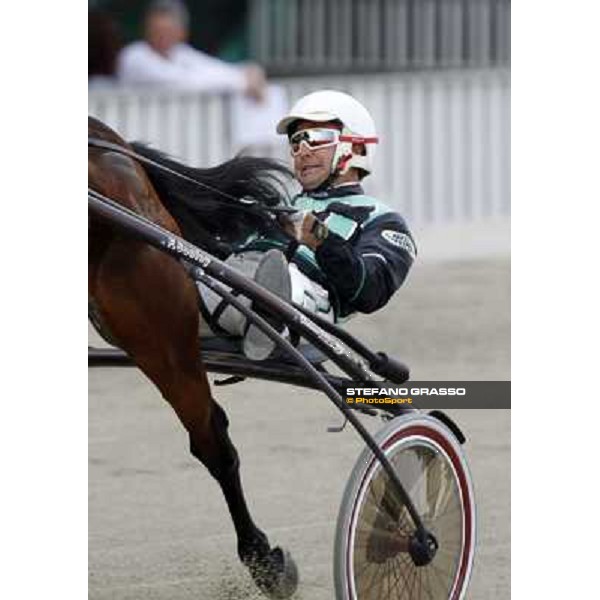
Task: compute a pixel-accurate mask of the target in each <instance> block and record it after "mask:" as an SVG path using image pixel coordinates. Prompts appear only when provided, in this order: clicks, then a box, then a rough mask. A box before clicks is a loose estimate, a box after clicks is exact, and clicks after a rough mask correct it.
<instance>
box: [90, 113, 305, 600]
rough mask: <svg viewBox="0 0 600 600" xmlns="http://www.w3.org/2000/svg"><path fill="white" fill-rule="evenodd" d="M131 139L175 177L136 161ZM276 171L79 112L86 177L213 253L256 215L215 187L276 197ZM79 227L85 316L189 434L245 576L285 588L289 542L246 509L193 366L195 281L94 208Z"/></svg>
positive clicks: (222, 424) (255, 222)
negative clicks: (274, 537)
mask: <svg viewBox="0 0 600 600" xmlns="http://www.w3.org/2000/svg"><path fill="white" fill-rule="evenodd" d="M94 140H96V141H97V140H101V141H104V142H108V143H109V144H114V145H117V146H119V147H121V148H123V149H124V151H125V154H124V153H122V152H119V151H116V148H112V149H110V148H106V147H98V145H94V144H93V141H94ZM132 150H133V151H135V152H136V153H137V154H139V155H142V156H144V157H146V158H149V159H151V160H153V161H155V162H158V163H160V164H162V165H163V166H166V167H167V168H169V169H172V170H176V171H178V172H179V173H182V174H183V175H184V176H185V178H178V177H175V176H172V175H169V173H165V172H164V171H161V170H159V169H152V168H150V167H148V166H147V165H146V166H142V165H141V164H140V161H138V160H136V159H135V158H133V157H132V156H131V151H132ZM128 152H129V154H128ZM281 176H282V177H283V178H286V177H288V176H290V173H289V171H288V170H287V169H286V168H285V167H282V166H281V165H280V164H279V163H277V162H275V161H273V160H270V159H262V158H252V157H236V158H234V159H232V160H230V161H227V162H225V163H223V164H222V165H218V166H216V167H212V168H209V169H195V168H191V167H189V166H186V165H183V164H180V163H177V162H175V161H174V160H171V159H169V158H167V157H166V156H164V155H163V154H161V153H160V152H157V151H155V150H152V149H150V148H148V147H146V146H144V145H141V144H131V145H130V144H128V143H126V142H125V140H124V139H122V138H121V137H120V136H119V135H118V134H117V133H116V132H114V131H113V130H112V129H110V128H109V127H108V126H107V125H105V124H103V123H102V122H100V121H99V120H97V119H94V118H89V120H88V184H89V187H90V188H92V189H93V190H95V191H96V192H99V193H101V194H103V195H104V196H107V197H109V198H111V199H113V200H114V201H116V202H118V203H120V204H121V205H123V206H124V207H126V208H128V209H131V210H133V211H135V212H137V213H139V214H141V215H143V216H145V217H147V218H149V219H151V220H152V221H153V222H155V223H156V224H158V225H160V226H161V227H164V228H165V229H167V230H169V231H171V232H173V233H175V234H177V235H183V237H185V238H186V239H188V240H189V241H191V242H192V243H194V244H196V245H198V246H201V247H202V248H203V249H205V250H206V251H208V252H211V253H213V254H215V255H216V256H218V257H219V258H224V257H226V256H227V254H228V253H229V252H230V251H231V249H230V246H229V245H228V244H229V242H231V240H232V239H234V238H236V236H237V237H239V236H240V235H242V234H243V233H244V232H247V231H250V230H252V229H253V228H257V227H259V228H260V227H264V226H265V224H264V222H263V223H261V222H260V219H258V218H256V217H254V216H252V214H249V213H247V212H244V211H240V210H239V209H238V208H237V207H236V204H239V203H236V202H233V201H230V202H224V201H223V199H222V198H220V199H219V201H217V198H216V197H215V193H214V190H215V189H218V190H220V192H221V194H223V195H225V196H229V197H230V198H233V199H235V198H243V197H248V198H251V199H253V200H255V201H257V202H259V203H262V204H263V205H264V206H274V205H275V204H277V203H279V202H280V201H281V193H282V189H281V187H280V186H278V185H277V182H278V181H281ZM190 180H195V181H196V182H198V183H199V184H204V185H205V187H204V188H201V187H200V185H196V186H194V185H192V184H193V183H194V182H193V181H190ZM211 190H212V191H211ZM88 238H89V239H88V294H89V296H88V297H89V303H90V310H91V311H92V312H93V314H94V315H95V322H96V323H97V324H99V326H100V330H101V331H102V332H103V333H104V334H105V335H106V336H107V337H109V338H110V339H112V340H113V341H114V343H116V344H117V345H118V346H119V347H120V348H122V349H123V350H124V351H125V352H127V354H128V355H129V356H130V357H131V358H132V360H133V362H134V363H135V364H136V365H137V366H138V367H139V369H140V370H141V371H142V372H143V373H144V374H145V375H146V376H147V377H148V378H149V379H150V380H151V381H152V382H153V383H154V384H155V385H156V387H157V388H158V389H159V391H160V393H161V394H162V396H163V397H164V399H165V400H166V401H167V402H168V403H169V404H170V405H171V406H172V407H173V409H174V411H175V413H176V414H177V416H178V417H179V420H180V421H181V423H182V424H183V426H184V427H185V429H186V430H187V432H188V434H189V440H190V452H191V453H192V455H193V456H194V457H195V458H197V459H198V460H199V461H200V462H201V463H202V464H203V465H204V466H205V467H206V468H207V469H208V471H209V472H210V474H211V475H212V476H213V477H214V478H215V479H216V480H217V482H218V483H219V485H220V487H221V490H222V492H223V495H224V496H225V500H226V502H227V506H228V508H229V512H230V514H231V518H232V520H233V525H234V527H235V531H236V534H237V549H238V555H239V557H240V559H241V561H242V562H243V564H244V565H246V566H247V567H248V569H249V571H250V574H251V576H252V578H253V579H254V581H255V583H256V584H257V585H258V587H259V588H260V589H261V591H262V592H263V593H265V594H267V595H268V596H270V597H272V598H287V597H289V596H290V595H291V594H293V593H294V591H295V589H296V586H297V580H298V575H297V570H296V566H295V563H294V561H293V559H292V558H291V556H290V555H289V553H288V552H286V551H284V550H282V549H281V548H279V547H275V548H272V547H271V545H270V543H269V540H268V538H267V536H266V535H265V533H264V532H262V531H261V530H260V529H259V528H258V526H257V525H256V524H255V523H254V521H253V520H252V517H251V515H250V512H249V510H248V507H247V504H246V500H245V498H244V493H243V490H242V484H241V480H240V462H239V457H238V453H237V451H236V449H235V447H234V445H233V443H232V442H231V439H230V438H229V435H228V420H227V415H226V414H225V411H224V410H223V409H222V408H221V407H220V406H219V404H218V403H217V402H216V401H215V399H214V398H213V396H212V393H211V388H210V385H209V381H208V378H207V374H206V370H205V369H204V367H203V365H202V361H201V358H200V343H201V342H200V337H199V324H200V321H199V320H200V317H199V310H198V296H197V294H198V292H197V289H196V285H195V283H194V282H193V281H192V280H191V279H190V278H189V276H188V275H187V274H186V272H185V270H184V268H183V266H182V265H181V264H180V263H179V262H178V261H177V260H175V259H174V258H172V257H171V256H168V255H166V254H164V253H162V252H160V251H159V250H157V249H156V248H153V247H151V246H149V245H148V244H146V243H144V242H141V241H139V240H135V239H132V238H128V237H126V236H124V235H123V234H122V233H120V232H119V231H117V230H116V229H114V228H113V227H112V226H111V224H110V223H109V222H105V221H102V220H100V219H99V218H97V217H95V216H94V215H93V214H90V217H89V223H88Z"/></svg>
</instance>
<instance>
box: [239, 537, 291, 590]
mask: <svg viewBox="0 0 600 600" xmlns="http://www.w3.org/2000/svg"><path fill="white" fill-rule="evenodd" d="M248 566H249V567H250V573H251V574H252V578H253V579H254V582H255V583H256V585H257V586H258V587H259V589H260V591H261V592H262V593H263V594H265V595H266V596H269V598H275V599H277V600H282V599H284V598H289V597H290V596H291V595H292V594H293V593H294V592H295V591H296V588H297V587H298V567H296V563H295V562H294V559H293V558H292V555H291V554H290V553H289V552H288V551H287V550H282V549H281V548H279V547H277V548H273V550H271V551H270V552H269V554H268V555H267V556H266V557H265V559H263V560H261V561H260V562H257V563H254V564H252V565H248Z"/></svg>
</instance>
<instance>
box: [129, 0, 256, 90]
mask: <svg viewBox="0 0 600 600" xmlns="http://www.w3.org/2000/svg"><path fill="white" fill-rule="evenodd" d="M188 33H189V13H188V10H187V8H186V6H185V4H184V3H183V2H181V1H180V0H155V1H154V2H152V3H151V4H150V5H149V7H148V9H147V10H146V14H145V17H144V40H141V41H138V42H134V43H132V44H129V45H128V46H126V47H125V48H124V49H123V50H122V51H121V53H120V54H119V57H118V62H117V74H118V77H119V80H120V82H121V83H124V84H136V85H137V84H148V85H155V86H164V87H167V88H169V89H180V90H181V89H186V90H198V91H210V92H242V93H244V94H246V95H247V96H249V97H251V98H253V99H255V100H262V99H263V97H264V94H265V90H266V78H265V74H264V71H263V69H262V68H261V67H260V66H258V65H255V64H251V63H250V64H245V65H243V66H235V65H232V64H229V63H226V62H224V61H222V60H219V59H218V58H214V57H212V56H209V55H208V54H205V53H204V52H201V51H200V50H196V49H195V48H193V47H192V46H190V45H189V44H187V43H186V41H187V39H188Z"/></svg>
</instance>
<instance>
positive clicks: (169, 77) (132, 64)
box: [117, 41, 246, 92]
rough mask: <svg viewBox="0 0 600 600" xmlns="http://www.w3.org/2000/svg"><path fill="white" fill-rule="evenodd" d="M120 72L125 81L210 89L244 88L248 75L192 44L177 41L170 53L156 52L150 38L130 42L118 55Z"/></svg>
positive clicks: (190, 88) (187, 88)
mask: <svg viewBox="0 0 600 600" xmlns="http://www.w3.org/2000/svg"><path fill="white" fill-rule="evenodd" d="M117 76H118V78H119V80H120V82H121V83H124V84H154V85H162V86H168V87H169V88H170V89H180V90H181V89H185V90H198V91H208V92H243V91H244V90H245V89H246V76H245V73H244V72H243V70H242V69H241V68H239V67H236V66H233V65H230V64H228V63H226V62H224V61H222V60H219V59H218V58H214V57H212V56H209V55H208V54H205V53H204V52H200V51H199V50H196V49H195V48H192V46H190V45H189V44H178V45H177V46H174V47H173V48H171V49H170V50H169V52H168V57H165V56H163V55H162V54H159V53H158V52H156V51H155V50H154V49H153V48H152V47H151V46H150V45H149V44H148V43H147V42H144V41H139V42H134V43H133V44H129V45H128V46H126V47H125V48H123V50H121V52H120V54H119V56H118V59H117Z"/></svg>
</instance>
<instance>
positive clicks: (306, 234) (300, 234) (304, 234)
mask: <svg viewBox="0 0 600 600" xmlns="http://www.w3.org/2000/svg"><path fill="white" fill-rule="evenodd" d="M279 222H280V223H281V225H282V227H283V229H284V231H285V232H286V233H287V234H288V235H289V236H290V237H293V238H294V239H295V240H297V241H298V242H299V243H300V244H305V245H306V246H308V247H309V248H311V249H312V250H316V249H317V248H318V247H319V246H320V245H321V244H322V243H323V240H322V239H317V238H316V237H315V235H314V233H315V227H316V226H318V225H321V226H323V223H322V222H321V221H319V219H317V217H316V216H315V215H314V214H313V213H312V212H309V211H299V212H297V213H293V214H291V215H281V217H280V218H279Z"/></svg>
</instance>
